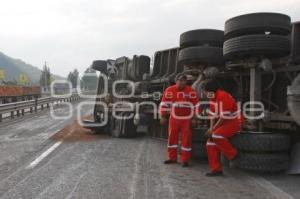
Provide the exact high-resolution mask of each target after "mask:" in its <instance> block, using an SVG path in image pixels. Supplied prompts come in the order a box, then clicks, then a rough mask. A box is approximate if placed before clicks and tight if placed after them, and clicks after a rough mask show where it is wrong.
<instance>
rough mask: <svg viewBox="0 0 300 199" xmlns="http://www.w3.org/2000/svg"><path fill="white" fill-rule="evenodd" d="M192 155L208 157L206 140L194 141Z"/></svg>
mask: <svg viewBox="0 0 300 199" xmlns="http://www.w3.org/2000/svg"><path fill="white" fill-rule="evenodd" d="M192 157H193V158H196V159H204V158H207V152H206V146H205V143H204V142H193V143H192Z"/></svg>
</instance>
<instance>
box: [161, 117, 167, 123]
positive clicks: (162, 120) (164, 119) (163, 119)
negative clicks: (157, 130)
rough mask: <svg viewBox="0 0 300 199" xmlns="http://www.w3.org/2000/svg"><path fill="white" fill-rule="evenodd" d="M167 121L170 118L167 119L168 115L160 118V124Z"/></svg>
mask: <svg viewBox="0 0 300 199" xmlns="http://www.w3.org/2000/svg"><path fill="white" fill-rule="evenodd" d="M167 122H168V120H167V118H166V117H164V116H162V117H161V118H160V124H161V125H166V124H167Z"/></svg>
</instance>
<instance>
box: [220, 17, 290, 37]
mask: <svg viewBox="0 0 300 199" xmlns="http://www.w3.org/2000/svg"><path fill="white" fill-rule="evenodd" d="M265 32H270V33H271V34H279V35H288V34H289V33H290V32H291V18H290V17H289V16H287V15H284V14H280V13H252V14H246V15H241V16H237V17H234V18H231V19H229V20H227V21H226V22H225V38H226V39H230V38H233V37H238V36H242V35H250V34H264V33H265Z"/></svg>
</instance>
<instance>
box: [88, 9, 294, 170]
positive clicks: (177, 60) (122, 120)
mask: <svg viewBox="0 0 300 199" xmlns="http://www.w3.org/2000/svg"><path fill="white" fill-rule="evenodd" d="M150 62H151V60H150V57H148V56H145V55H140V56H137V55H134V56H133V57H132V58H128V57H120V58H117V59H107V60H95V61H94V62H93V64H92V68H93V69H95V70H97V71H100V74H101V75H100V77H99V81H98V89H97V97H96V102H95V107H94V120H95V124H99V128H98V129H99V131H101V132H103V131H106V132H108V133H110V134H111V135H112V136H114V137H134V136H136V135H138V134H146V135H148V136H151V137H154V138H161V139H166V138H167V136H168V135H167V127H166V126H162V125H160V123H159V114H158V110H157V109H158V107H159V104H160V100H161V96H162V93H163V91H164V89H165V88H167V87H168V86H170V85H172V84H174V82H175V78H176V76H177V75H178V74H186V75H187V77H188V84H189V85H191V86H192V87H193V88H194V89H195V90H196V91H197V93H198V95H199V96H200V98H201V101H202V102H206V101H208V99H205V97H204V95H203V93H202V87H201V84H202V82H203V81H204V80H206V79H208V78H216V79H217V80H218V81H220V82H221V84H222V85H223V88H224V90H226V91H228V92H229V93H230V94H231V95H232V96H233V97H234V98H235V99H236V101H237V102H238V103H239V106H240V107H241V109H240V110H241V111H243V113H245V114H247V115H248V116H249V117H246V120H245V124H244V125H243V130H242V132H240V133H239V134H238V135H236V136H234V137H233V138H232V139H231V142H232V143H233V145H234V146H235V147H236V148H237V149H238V151H239V153H240V155H239V158H237V159H235V160H234V161H231V162H230V163H229V164H230V166H232V167H235V168H240V169H245V170H250V171H256V172H272V173H273V172H280V171H284V170H287V169H288V168H289V166H290V159H291V158H290V157H291V149H292V146H295V145H296V143H298V142H299V140H300V139H299V130H300V129H299V126H300V73H299V72H300V23H299V22H298V23H297V22H295V23H292V22H291V18H290V17H289V16H287V15H285V14H280V13H251V14H246V15H241V16H237V17H233V18H231V19H229V20H227V21H226V22H225V30H224V31H223V30H215V29H196V30H190V31H187V32H184V33H182V34H181V35H180V38H179V46H178V47H174V48H170V49H165V50H160V51H157V52H155V54H154V59H153V65H152V67H151V66H150ZM201 106H202V109H203V112H202V114H203V118H204V117H205V115H206V114H207V111H206V110H207V108H208V106H207V104H205V103H203V104H202V105H201ZM208 126H209V120H207V119H202V118H201V119H197V120H196V121H195V122H194V123H193V136H192V139H193V140H192V141H193V149H192V151H193V156H194V157H196V158H202V157H205V156H206V152H205V139H204V133H205V131H206V130H207V129H208ZM224 161H225V160H224ZM299 166H300V165H299Z"/></svg>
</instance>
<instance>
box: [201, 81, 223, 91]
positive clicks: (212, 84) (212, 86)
mask: <svg viewBox="0 0 300 199" xmlns="http://www.w3.org/2000/svg"><path fill="white" fill-rule="evenodd" d="M201 87H202V89H203V90H205V91H207V92H216V91H217V90H218V89H221V85H220V83H219V81H218V80H216V79H207V80H204V81H203V83H202V86H201Z"/></svg>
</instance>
